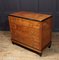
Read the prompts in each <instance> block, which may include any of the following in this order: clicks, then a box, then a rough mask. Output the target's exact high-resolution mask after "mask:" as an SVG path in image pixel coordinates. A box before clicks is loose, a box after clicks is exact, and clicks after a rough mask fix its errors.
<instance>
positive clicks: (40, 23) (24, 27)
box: [8, 11, 52, 56]
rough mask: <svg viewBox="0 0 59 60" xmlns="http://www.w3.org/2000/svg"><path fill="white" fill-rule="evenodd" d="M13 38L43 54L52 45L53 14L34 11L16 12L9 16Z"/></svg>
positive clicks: (16, 41)
mask: <svg viewBox="0 0 59 60" xmlns="http://www.w3.org/2000/svg"><path fill="white" fill-rule="evenodd" d="M8 18H9V25H10V31H11V40H12V42H13V43H16V44H19V45H21V46H23V47H26V48H28V49H30V50H32V51H35V52H37V53H39V54H40V56H41V55H42V51H43V50H44V48H46V47H47V46H48V47H50V46H51V33H52V26H51V25H52V16H51V15H47V14H40V13H33V12H25V11H21V12H15V13H12V14H10V15H9V16H8Z"/></svg>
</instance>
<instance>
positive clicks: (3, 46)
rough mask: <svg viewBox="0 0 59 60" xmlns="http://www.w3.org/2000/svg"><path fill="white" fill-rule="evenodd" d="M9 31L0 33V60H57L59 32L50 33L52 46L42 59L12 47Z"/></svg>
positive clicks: (22, 49)
mask: <svg viewBox="0 0 59 60" xmlns="http://www.w3.org/2000/svg"><path fill="white" fill-rule="evenodd" d="M10 36H11V35H10V32H9V31H0V60H59V32H53V33H52V46H51V48H50V49H49V48H46V49H45V50H44V51H43V55H42V57H40V56H39V55H37V54H35V53H33V52H31V51H29V50H26V49H24V48H22V47H20V46H17V45H13V44H12V42H11V37H10Z"/></svg>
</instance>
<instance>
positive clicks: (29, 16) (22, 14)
mask: <svg viewBox="0 0 59 60" xmlns="http://www.w3.org/2000/svg"><path fill="white" fill-rule="evenodd" d="M9 16H14V17H18V18H24V19H29V20H35V21H39V22H41V21H44V20H47V19H48V18H50V17H52V16H51V15H48V14H41V13H34V12H27V11H20V12H14V13H12V14H10V15H9Z"/></svg>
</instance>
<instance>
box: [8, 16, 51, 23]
mask: <svg viewBox="0 0 59 60" xmlns="http://www.w3.org/2000/svg"><path fill="white" fill-rule="evenodd" d="M8 16H13V17H17V18H22V19H27V20H32V21H37V22H43V21H45V20H47V19H49V18H51V17H52V16H50V17H48V18H46V19H44V20H42V21H39V20H36V19H33V18H25V17H21V16H14V15H8Z"/></svg>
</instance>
